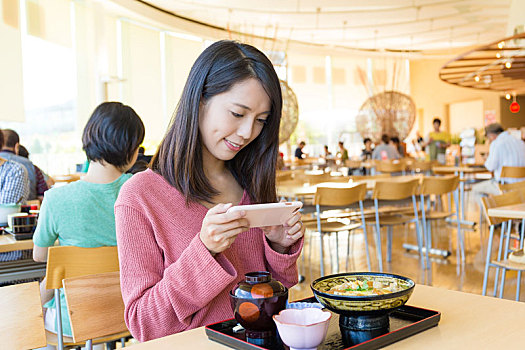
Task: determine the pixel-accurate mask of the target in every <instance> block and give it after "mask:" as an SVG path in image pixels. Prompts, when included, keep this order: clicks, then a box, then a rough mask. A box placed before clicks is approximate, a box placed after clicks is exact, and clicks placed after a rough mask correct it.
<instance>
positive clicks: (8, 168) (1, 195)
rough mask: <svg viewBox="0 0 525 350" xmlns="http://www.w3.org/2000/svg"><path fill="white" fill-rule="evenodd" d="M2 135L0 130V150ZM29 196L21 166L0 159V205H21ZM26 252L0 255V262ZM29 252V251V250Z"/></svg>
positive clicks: (13, 258) (26, 181)
mask: <svg viewBox="0 0 525 350" xmlns="http://www.w3.org/2000/svg"><path fill="white" fill-rule="evenodd" d="M3 144H4V135H3V133H2V131H1V130H0V148H2V145H3ZM27 196H29V179H28V178H27V170H26V168H24V166H23V165H21V164H19V163H17V162H13V161H11V160H7V159H4V158H2V157H0V204H13V203H23V202H25V201H26V200H27ZM26 252H27V251H25V250H16V251H13V252H6V253H0V261H13V260H19V259H21V258H22V257H23V256H24V255H25V253H26ZM29 252H31V250H29Z"/></svg>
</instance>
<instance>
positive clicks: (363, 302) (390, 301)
mask: <svg viewBox="0 0 525 350" xmlns="http://www.w3.org/2000/svg"><path fill="white" fill-rule="evenodd" d="M356 279H357V280H359V279H366V280H369V281H370V280H373V281H375V280H380V281H385V282H386V281H389V282H390V281H392V280H394V279H397V282H398V284H400V285H401V286H403V287H405V288H404V289H403V290H401V291H399V292H394V293H388V294H383V295H373V296H346V295H334V294H330V293H327V291H329V290H330V289H331V288H332V287H334V286H336V285H339V284H342V283H345V282H349V281H352V280H356ZM414 286H415V283H414V281H412V280H411V279H410V278H407V277H403V276H399V275H394V274H390V273H380V272H349V273H340V274H336V275H328V276H324V277H321V278H318V279H316V280H315V281H313V282H312V284H311V288H312V291H313V293H314V295H315V297H316V299H317V300H318V301H319V302H320V303H321V304H322V305H323V306H324V307H326V308H327V309H328V310H330V311H332V312H335V313H337V314H339V315H341V317H340V318H339V325H340V327H341V331H342V332H343V329H345V330H354V331H360V330H365V331H371V330H376V329H388V327H389V319H388V314H389V313H390V312H392V311H394V310H395V309H397V308H398V307H400V306H402V305H404V304H405V303H406V302H407V300H408V298H410V295H411V294H412V292H413V291H414Z"/></svg>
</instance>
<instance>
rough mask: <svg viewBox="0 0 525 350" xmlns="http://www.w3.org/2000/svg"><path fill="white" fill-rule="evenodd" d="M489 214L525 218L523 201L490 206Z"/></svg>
mask: <svg viewBox="0 0 525 350" xmlns="http://www.w3.org/2000/svg"><path fill="white" fill-rule="evenodd" d="M489 216H495V217H498V218H507V219H525V203H520V204H513V205H507V206H504V207H496V208H490V209H489Z"/></svg>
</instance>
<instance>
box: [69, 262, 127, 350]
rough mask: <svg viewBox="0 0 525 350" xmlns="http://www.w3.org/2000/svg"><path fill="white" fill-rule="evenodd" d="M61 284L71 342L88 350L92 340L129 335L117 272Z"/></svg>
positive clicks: (70, 279)
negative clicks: (71, 335)
mask: <svg viewBox="0 0 525 350" xmlns="http://www.w3.org/2000/svg"><path fill="white" fill-rule="evenodd" d="M63 285H64V293H65V295H66V302H67V309H68V312H69V317H70V319H71V329H72V332H73V340H74V341H75V342H77V343H78V342H86V348H87V349H89V350H91V349H92V346H93V339H96V338H101V337H107V336H112V337H118V338H122V337H126V336H128V335H129V332H128V329H127V327H126V323H125V321H124V302H123V301H122V294H121V292H120V276H119V272H118V271H115V272H107V273H102V274H96V275H87V276H80V277H73V278H66V279H64V280H63Z"/></svg>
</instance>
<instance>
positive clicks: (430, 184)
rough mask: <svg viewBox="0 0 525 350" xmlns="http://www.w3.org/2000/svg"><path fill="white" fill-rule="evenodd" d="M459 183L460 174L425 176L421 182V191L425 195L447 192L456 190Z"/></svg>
mask: <svg viewBox="0 0 525 350" xmlns="http://www.w3.org/2000/svg"><path fill="white" fill-rule="evenodd" d="M458 185H459V176H455V175H447V176H425V177H424V178H423V181H422V182H421V188H420V190H419V193H420V194H423V195H425V196H428V195H430V194H435V195H441V194H446V193H450V192H452V191H455V190H456V188H458Z"/></svg>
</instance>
